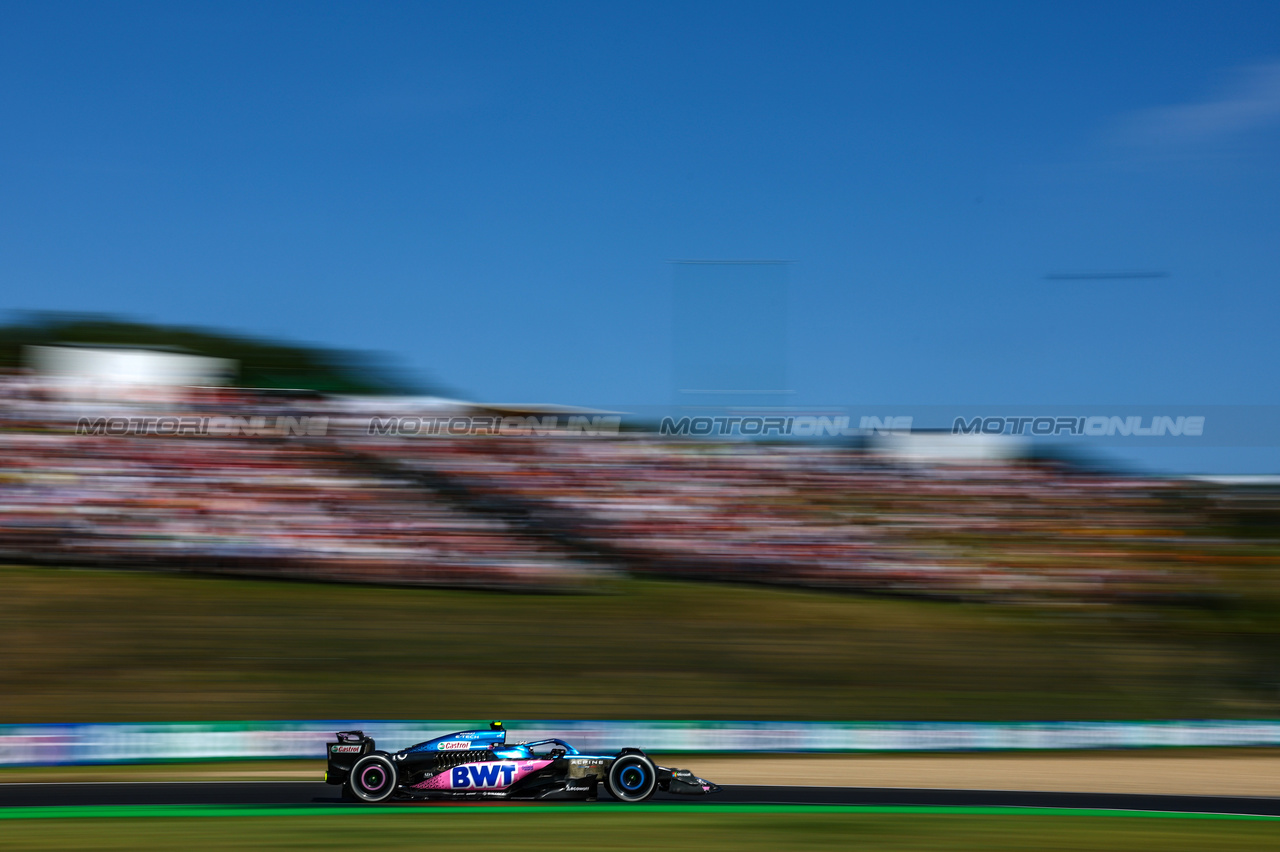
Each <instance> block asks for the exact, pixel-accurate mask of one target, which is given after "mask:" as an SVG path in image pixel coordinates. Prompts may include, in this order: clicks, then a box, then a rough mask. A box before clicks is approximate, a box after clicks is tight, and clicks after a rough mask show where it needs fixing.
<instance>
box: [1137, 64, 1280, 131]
mask: <svg viewBox="0 0 1280 852" xmlns="http://www.w3.org/2000/svg"><path fill="white" fill-rule="evenodd" d="M1277 123H1280V62H1271V63H1268V64H1265V65H1255V66H1252V67H1249V68H1244V69H1241V70H1240V71H1238V72H1237V73H1236V74H1235V76H1234V78H1233V79H1232V80H1231V81H1230V83H1229V84H1228V85H1226V86H1224V87H1223V88H1222V89H1221V91H1220V92H1219V93H1218V95H1217V97H1215V98H1212V99H1209V100H1204V101H1200V102H1197V103H1186V104H1178V105H1175V106H1163V107H1155V108H1152V109H1145V110H1141V111H1139V112H1136V113H1133V114H1131V115H1130V116H1128V117H1127V118H1126V119H1124V120H1123V121H1122V122H1121V123H1120V126H1119V127H1118V128H1117V130H1118V132H1117V134H1116V141H1118V142H1120V143H1121V144H1123V145H1129V146H1133V147H1138V148H1146V149H1154V150H1165V151H1169V152H1173V151H1178V150H1181V151H1184V152H1190V151H1192V150H1195V149H1203V148H1206V147H1212V146H1218V145H1222V144H1226V143H1228V142H1231V141H1234V140H1236V139H1238V138H1240V137H1242V136H1244V135H1245V134H1247V133H1250V132H1251V131H1255V130H1259V129H1262V128H1265V127H1267V126H1268V125H1272V124H1277Z"/></svg>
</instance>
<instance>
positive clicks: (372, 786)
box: [347, 754, 398, 803]
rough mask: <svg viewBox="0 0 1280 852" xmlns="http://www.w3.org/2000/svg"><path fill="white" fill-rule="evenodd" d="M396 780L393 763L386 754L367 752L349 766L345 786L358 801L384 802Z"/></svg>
mask: <svg viewBox="0 0 1280 852" xmlns="http://www.w3.org/2000/svg"><path fill="white" fill-rule="evenodd" d="M397 780H398V779H397V773H396V767H395V764H394V763H392V762H391V761H390V760H388V759H387V757H386V755H382V754H369V755H365V756H364V757H362V758H360V759H359V760H358V761H356V765H355V766H353V767H351V775H350V777H349V778H348V779H347V787H348V788H349V789H350V791H351V795H353V796H354V797H355V798H356V799H357V800H358V801H361V802H370V803H374V802H385V801H386V800H387V799H389V798H391V794H392V793H394V792H395V791H396V781H397Z"/></svg>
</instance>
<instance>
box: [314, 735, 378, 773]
mask: <svg viewBox="0 0 1280 852" xmlns="http://www.w3.org/2000/svg"><path fill="white" fill-rule="evenodd" d="M327 745H328V748H326V749H325V753H326V755H327V756H328V758H329V767H328V769H327V771H326V772H325V773H324V780H325V782H326V783H328V784H341V783H343V782H344V781H346V780H347V776H348V775H350V774H351V767H352V766H354V765H355V763H356V761H357V760H359V759H360V758H362V757H364V756H365V755H366V754H368V753H369V752H371V751H373V749H374V745H375V744H374V741H373V737H366V736H365V735H364V731H338V733H337V742H331V743H327Z"/></svg>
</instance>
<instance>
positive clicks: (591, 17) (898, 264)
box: [0, 3, 1280, 472]
mask: <svg viewBox="0 0 1280 852" xmlns="http://www.w3.org/2000/svg"><path fill="white" fill-rule="evenodd" d="M1278 32H1280V5H1278V4H1275V3H1257V4H1202V5H1185V4H1170V3H1151V4H1139V3H1125V4H1115V3H1108V4H1102V3H1099V4H1092V5H1088V4H1081V3H1069V4H1067V3H1064V4H1058V5H1050V4H1031V3H1011V4H968V3H940V4H908V3H892V4H862V3H840V4H830V5H814V4H810V5H802V6H799V7H798V8H796V7H795V6H794V4H786V5H785V6H784V5H783V4H747V3H733V4H711V3H704V4H656V3H654V4H621V3H608V4H600V3H595V4H582V5H554V4H542V3H539V4H524V5H515V4H492V5H482V4H452V5H433V4H395V5H393V4H368V3H363V4H347V5H324V4H318V3H290V4H285V3H275V4H256V3H247V4H232V3H216V4H208V5H201V4H193V3H181V4H173V3H169V4H154V5H150V4H141V5H139V4H123V3H121V4H102V3H92V4H74V3H62V4H41V3H21V4H19V3H6V4H3V5H0V308H4V309H8V310H59V311H92V312H108V313H114V314H121V315H125V316H130V317H137V318H143V319H149V320H153V321H157V322H163V323H173V324H189V325H205V326H213V327H220V328H226V329H234V330H239V331H243V332H248V333H252V334H257V335H263V336H271V337H283V338H290V339H295V340H304V341H315V342H320V343H324V344H328V345H334V346H340V347H350V348H357V349H371V350H380V351H385V352H388V353H390V354H391V355H392V356H393V357H394V358H395V359H396V361H397V362H398V363H400V364H402V365H403V366H404V367H406V368H407V369H409V370H411V371H413V372H415V373H417V374H418V375H420V376H421V377H423V378H424V379H425V380H427V381H432V382H436V383H438V384H440V385H442V386H444V387H446V388H449V389H452V390H456V391H457V392H459V393H461V394H464V395H467V396H470V397H474V398H480V399H486V400H493V401H516V400H520V401H539V402H561V403H568V404H581V405H596V406H602V407H616V408H624V409H625V408H636V407H642V406H655V405H664V404H667V403H669V402H670V401H671V399H672V393H673V386H672V383H673V378H672V377H673V364H672V333H673V322H672V311H673V297H672V282H673V273H672V267H671V265H670V264H669V263H667V261H669V260H670V259H673V258H719V259H742V258H780V259H786V260H790V261H793V262H792V263H791V264H790V265H789V266H788V267H787V274H786V278H787V282H788V294H787V296H788V299H787V300H788V305H789V306H788V313H787V318H786V328H787V341H788V342H787V347H786V351H787V365H786V368H787V369H786V373H787V377H788V384H789V387H790V388H791V389H792V390H794V392H795V393H794V395H793V397H792V402H793V403H794V404H796V405H800V406H815V407H824V406H825V407H833V406H844V407H854V406H859V405H865V404H868V403H878V404H887V405H900V406H909V405H943V404H966V405H974V404H992V405H1089V404H1096V405H1121V406H1123V405H1170V406H1175V407H1177V406H1182V407H1186V406H1194V405H1274V404H1280V391H1278V390H1277V387H1276V384H1275V382H1274V381H1273V380H1272V372H1273V367H1274V365H1275V364H1276V361H1277V355H1278V354H1280V342H1277V337H1276V335H1275V334H1273V330H1274V326H1275V317H1276V308H1277V296H1276V292H1277V284H1280V239H1277V231H1278V230H1280V229H1278V227H1277V226H1280V40H1277V39H1276V37H1275V35H1276V33H1278ZM1134 270H1152V271H1160V272H1163V273H1166V277H1163V278H1154V279H1130V280H1095V281H1078V280H1077V281H1060V280H1046V278H1045V276H1046V275H1047V274H1054V273H1063V272H1066V273H1073V272H1090V273H1092V272H1106V271H1134ZM1275 443H1276V444H1278V445H1280V436H1277V440H1276V441H1275ZM1147 461H1148V462H1150V463H1151V464H1154V465H1156V466H1158V467H1163V468H1167V469H1187V470H1192V469H1196V470H1200V469H1203V470H1222V471H1242V472H1248V471H1253V472H1280V451H1277V450H1275V449H1274V448H1270V449H1257V448H1253V449H1248V450H1243V449H1223V450H1212V451H1209V450H1205V451H1200V452H1199V453H1192V454H1190V455H1188V454H1186V453H1185V452H1184V453H1183V454H1182V455H1179V454H1178V451H1176V450H1174V451H1168V452H1167V453H1165V454H1164V455H1159V454H1157V455H1153V456H1149V457H1147Z"/></svg>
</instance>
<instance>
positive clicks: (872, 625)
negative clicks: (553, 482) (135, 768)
mask: <svg viewBox="0 0 1280 852" xmlns="http://www.w3.org/2000/svg"><path fill="white" fill-rule="evenodd" d="M0 589H3V591H4V594H3V595H0V647H3V648H4V649H5V651H6V660H5V676H4V692H5V695H4V700H3V701H2V702H0V722H31V721H116V720H120V721H126V720H140V721H146V720H181V719H198V720H218V719H271V718H454V719H465V718H475V719H485V718H503V717H509V718H592V717H596V718H610V717H613V718H695V719H696V718H729V719H734V718H761V719H770V718H772V719H911V718H917V719H1054V718H1159V717H1181V718H1187V717H1229V716H1255V717H1256V716H1267V715H1275V714H1276V712H1277V709H1280V708H1278V707H1277V703H1278V702H1277V700H1276V699H1277V697H1278V695H1280V692H1278V690H1277V689H1276V687H1275V684H1274V683H1269V682H1268V681H1267V677H1270V678H1274V677H1275V674H1274V671H1275V669H1274V668H1272V667H1270V666H1268V665H1265V663H1266V662H1267V660H1268V659H1269V656H1268V654H1269V652H1268V651H1267V649H1268V648H1270V647H1271V644H1272V642H1271V635H1272V634H1271V632H1270V631H1271V630H1274V627H1273V626H1270V625H1271V624H1272V623H1271V622H1268V623H1267V624H1263V625H1262V626H1259V625H1258V624H1253V623H1252V622H1250V621H1249V619H1247V618H1245V619H1243V621H1242V618H1241V617H1239V616H1237V615H1230V616H1228V615H1205V614H1200V615H1181V614H1172V615H1170V614H1161V615H1152V614H1151V613H1149V612H1144V611H1133V612H1120V611H1114V610H1106V611H1099V610H1087V609H1079V610H1052V611H1046V610H1033V609H1029V608H997V607H988V606H979V605H959V604H950V603H930V602H919V601H904V600H887V599H867V598H856V597H844V596H832V595H822V594H818V593H811V592H796V591H781V590H775V589H761V588H741V587H731V586H712V585H701V584H681V583H662V582H627V583H625V584H623V585H620V586H619V587H618V589H617V591H618V594H610V595H594V596H522V595H508V594H496V593H481V592H460V591H439V590H418V589H387V588H370V587H354V586H330V585H311V584H303V583H273V582H263V581H245V580H229V579H210V578H198V577H188V576H175V575H158V574H147V573H111V572H93V571H70V570H67V571H59V570H50V569H29V568H4V569H0ZM1170 619H1179V620H1177V621H1171V620H1170ZM1268 672H1269V673H1268Z"/></svg>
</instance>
